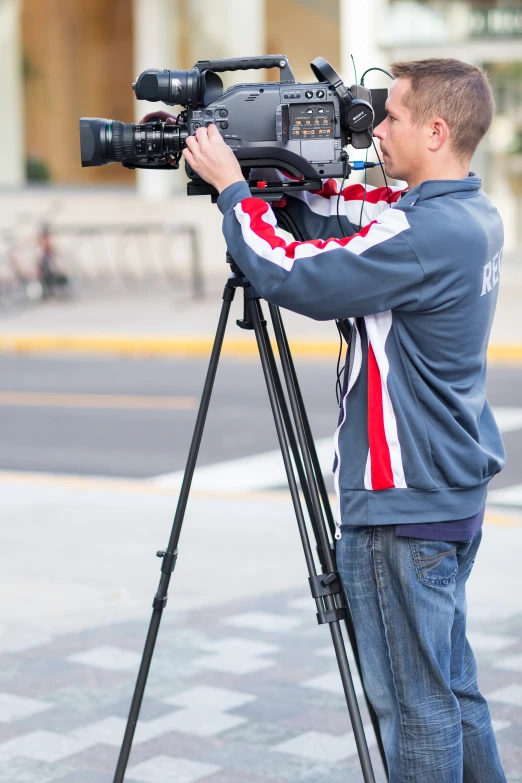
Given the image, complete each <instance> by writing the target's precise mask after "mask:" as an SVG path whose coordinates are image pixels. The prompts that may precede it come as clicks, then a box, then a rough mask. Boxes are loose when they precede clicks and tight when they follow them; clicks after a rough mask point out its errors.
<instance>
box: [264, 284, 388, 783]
mask: <svg viewBox="0 0 522 783" xmlns="http://www.w3.org/2000/svg"><path fill="white" fill-rule="evenodd" d="M249 313H250V318H251V320H252V323H253V325H254V331H255V335H256V340H257V345H258V349H259V355H260V358H261V365H262V368H263V374H264V376H265V381H266V386H267V391H268V396H269V399H270V405H271V408H272V413H273V416H274V423H275V427H276V431H277V436H278V439H279V445H280V447H281V453H282V456H283V462H284V464H285V470H286V475H287V478H288V484H289V487H290V493H291V496H292V501H293V504H294V510H295V513H296V518H297V524H298V528H299V533H300V536H301V541H302V543H303V549H304V554H305V560H306V564H307V567H308V571H309V574H310V581H311V584H313V585H315V586H316V588H317V590H316V592H315V593H314V597H315V598H316V603H317V606H318V609H319V611H318V618H319V617H321V620H320V622H327V623H328V624H329V626H330V632H331V635H332V641H333V645H334V649H335V654H336V657H337V663H338V665H339V672H340V675H341V681H342V684H343V690H344V694H345V697H346V703H347V706H348V712H349V715H350V720H351V723H352V728H353V734H354V738H355V743H356V745H357V751H358V754H359V760H360V763H361V769H362V773H363V778H364V781H365V783H375V776H374V774H373V769H372V763H371V759H370V754H369V752H368V745H367V742H366V737H365V735H364V728H363V725H362V720H361V715H360V712H359V706H358V704H357V698H356V696H355V690H354V687H353V682H352V677H351V673H350V667H349V665H348V659H347V656H346V649H345V646H344V639H343V635H342V633H341V626H340V623H339V620H340V619H342V618H344V617H345V613H344V612H343V611H341V610H340V609H339V608H338V607H337V606H336V605H335V600H334V597H333V595H334V594H333V593H332V592H331V590H330V589H329V586H330V584H331V583H332V582H333V581H334V580H336V578H337V579H338V577H337V575H336V574H335V573H334V568H333V565H334V564H333V559H332V553H331V551H330V548H329V545H328V539H327V536H326V530H325V528H324V527H322V537H323V538H324V539H325V542H326V546H324V545H323V546H324V553H325V559H326V563H327V567H328V570H329V573H328V574H324V575H323V577H322V578H321V577H318V576H317V574H316V572H315V565H314V562H313V556H312V550H311V547H310V542H309V540H308V533H307V530H306V524H305V520H304V517H303V512H302V508H301V503H300V499H299V493H298V488H297V482H296V479H295V475H294V472H293V468H292V462H291V458H290V451H289V448H288V443H287V439H286V435H285V431H284V426H283V420H282V416H281V411H280V406H279V401H278V398H277V393H276V388H275V384H274V381H273V378H272V373H271V362H270V359H269V351H270V350H271V348H269V345H267V343H266V342H265V340H264V337H263V328H262V325H261V321H262V317H261V307H260V304H259V301H258V300H257V299H255V298H251V299H249ZM291 402H292V400H291ZM296 427H297V429H298V439H299V443H300V446H301V452H302V455H303V460H304V463H305V470H306V473H307V477H308V483H309V484H310V475H309V474H310V460H309V454H308V453H307V452H306V444H305V443H304V441H303V439H304V434H303V432H302V428H301V431H299V426H298V425H297V424H296ZM307 457H308V460H307ZM307 462H308V464H307ZM312 501H313V504H314V506H316V505H317V502H316V500H314V498H313V487H312ZM319 530H320V532H321V526H320V527H319ZM321 588H322V592H321ZM319 596H321V597H319ZM322 601H324V610H322V608H321V603H322Z"/></svg>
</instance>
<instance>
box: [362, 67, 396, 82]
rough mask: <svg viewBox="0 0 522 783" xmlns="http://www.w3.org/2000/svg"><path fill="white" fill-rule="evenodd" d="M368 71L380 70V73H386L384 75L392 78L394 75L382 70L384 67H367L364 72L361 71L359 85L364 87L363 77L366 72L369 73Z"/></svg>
mask: <svg viewBox="0 0 522 783" xmlns="http://www.w3.org/2000/svg"><path fill="white" fill-rule="evenodd" d="M370 71H380V72H381V73H385V74H386V76H389V77H390V79H393V78H394V77H393V76H392V75H391V73H388V71H385V70H384V68H376V67H373V68H367V69H366V70H365V72H364V73H363V75H362V76H361V87H364V77H365V76H366V74H367V73H370Z"/></svg>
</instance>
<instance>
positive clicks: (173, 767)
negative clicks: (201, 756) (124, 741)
mask: <svg viewBox="0 0 522 783" xmlns="http://www.w3.org/2000/svg"><path fill="white" fill-rule="evenodd" d="M217 771H218V767H217V766H216V765H215V764H202V763H201V762H199V761H189V760H188V759H181V758H173V757H172V756H156V757H155V758H152V759H149V760H148V761H143V762H142V763H141V764H136V765H135V766H133V767H129V769H128V770H127V775H126V777H127V778H128V779H129V780H137V781H143V783H165V781H166V780H175V781H176V783H196V781H199V780H203V779H204V778H208V776H209V775H212V774H213V773H214V772H217Z"/></svg>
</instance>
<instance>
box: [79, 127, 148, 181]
mask: <svg viewBox="0 0 522 783" xmlns="http://www.w3.org/2000/svg"><path fill="white" fill-rule="evenodd" d="M134 128H135V125H133V124H132V123H124V122H119V121H118V120H106V119H104V118H101V117H82V118H81V120H80V148H81V156H82V166H83V167H84V168H85V167H87V166H105V165H106V164H107V163H115V162H116V161H117V160H123V158H124V156H125V154H126V152H129V153H130V152H131V151H132V147H133V143H132V142H133V137H134Z"/></svg>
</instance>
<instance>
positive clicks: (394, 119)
mask: <svg viewBox="0 0 522 783" xmlns="http://www.w3.org/2000/svg"><path fill="white" fill-rule="evenodd" d="M409 89H410V80H409V79H395V81H394V82H393V84H392V86H391V88H390V92H389V95H388V100H387V101H386V111H387V112H388V116H387V117H386V119H385V120H383V122H381V124H380V125H378V126H377V127H376V128H375V129H374V131H373V135H374V136H377V138H378V139H380V142H381V152H382V155H383V160H384V165H385V168H386V174H387V175H388V176H389V177H393V178H394V179H402V180H406V182H408V181H410V180H412V179H415V178H416V174H417V172H418V171H419V169H420V168H422V166H423V164H424V162H425V157H426V154H427V149H426V130H425V129H424V128H419V127H418V126H416V125H413V124H412V122H411V113H410V110H409V109H408V108H407V107H406V106H405V105H404V103H403V97H404V95H405V94H406V93H407V92H408V90H409Z"/></svg>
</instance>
